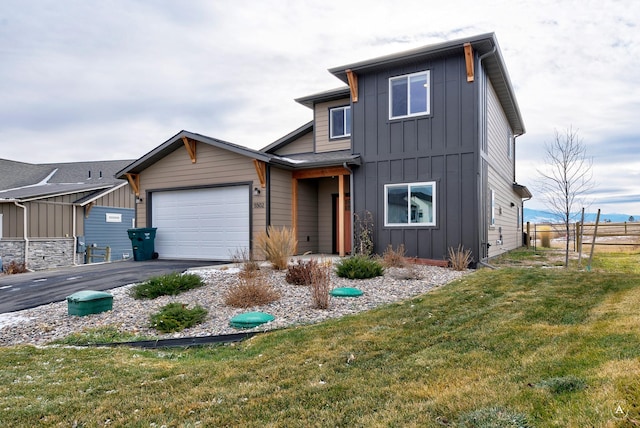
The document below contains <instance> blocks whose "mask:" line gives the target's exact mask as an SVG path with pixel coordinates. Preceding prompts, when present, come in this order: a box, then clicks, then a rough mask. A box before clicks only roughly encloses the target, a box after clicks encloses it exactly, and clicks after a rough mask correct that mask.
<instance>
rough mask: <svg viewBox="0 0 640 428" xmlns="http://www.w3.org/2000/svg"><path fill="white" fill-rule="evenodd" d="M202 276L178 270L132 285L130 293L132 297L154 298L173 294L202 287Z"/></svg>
mask: <svg viewBox="0 0 640 428" xmlns="http://www.w3.org/2000/svg"><path fill="white" fill-rule="evenodd" d="M203 285H205V284H204V282H203V281H202V278H200V277H199V276H198V275H196V274H193V273H186V274H184V275H183V274H180V273H179V272H174V273H170V274H167V275H161V276H155V277H153V278H150V279H149V280H147V281H145V282H143V283H141V284H137V285H136V286H134V287H133V288H132V289H131V291H130V295H131V297H133V298H134V299H155V298H156V297H160V296H175V295H177V294H180V293H182V292H184V291H187V290H191V289H194V288H198V287H202V286H203Z"/></svg>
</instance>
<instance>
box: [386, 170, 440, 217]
mask: <svg viewBox="0 0 640 428" xmlns="http://www.w3.org/2000/svg"><path fill="white" fill-rule="evenodd" d="M435 224H436V183H435V182H433V181H430V182H427V183H408V184H386V185H385V186H384V225H385V226H410V225H415V226H435Z"/></svg>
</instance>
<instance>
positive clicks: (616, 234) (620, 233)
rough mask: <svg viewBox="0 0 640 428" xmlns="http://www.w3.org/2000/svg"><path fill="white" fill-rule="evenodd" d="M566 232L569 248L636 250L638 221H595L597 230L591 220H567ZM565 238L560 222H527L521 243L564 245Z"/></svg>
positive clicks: (577, 249) (561, 246)
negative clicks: (586, 246) (570, 221)
mask: <svg viewBox="0 0 640 428" xmlns="http://www.w3.org/2000/svg"><path fill="white" fill-rule="evenodd" d="M568 234H569V250H570V251H579V250H580V247H581V246H585V245H589V246H591V245H594V246H603V247H604V246H610V247H638V249H640V222H624V223H610V222H604V223H599V224H598V225H597V229H596V224H595V223H585V224H584V225H581V224H580V223H570V224H569V231H568ZM566 237H567V228H566V225H565V224H563V223H540V224H536V223H527V225H526V232H525V236H524V239H525V244H526V245H527V246H532V247H533V248H534V249H537V248H538V247H541V248H564V247H565V245H566ZM627 249H628V248H627ZM632 249H633V248H632Z"/></svg>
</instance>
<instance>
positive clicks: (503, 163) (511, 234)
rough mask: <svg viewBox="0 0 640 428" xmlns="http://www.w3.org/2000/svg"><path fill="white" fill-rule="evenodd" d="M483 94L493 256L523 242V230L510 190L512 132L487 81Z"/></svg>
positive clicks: (489, 218) (490, 238)
mask: <svg viewBox="0 0 640 428" xmlns="http://www.w3.org/2000/svg"><path fill="white" fill-rule="evenodd" d="M486 95H487V96H486V102H487V152H488V188H489V190H488V192H487V198H489V200H488V201H487V207H488V209H489V210H491V200H490V198H491V190H493V191H494V195H495V200H494V214H495V224H490V225H489V231H488V242H489V243H490V244H491V247H489V253H488V255H489V257H495V256H497V255H499V254H502V253H504V252H505V251H508V250H512V249H514V248H518V247H520V246H521V245H522V230H521V229H520V227H519V220H518V207H519V206H520V205H521V199H520V197H519V196H518V194H517V193H515V192H514V190H513V177H514V163H513V156H514V152H513V146H512V148H511V151H509V145H510V144H511V145H512V144H513V138H512V131H511V128H510V126H509V122H508V121H507V117H506V115H505V114H504V110H503V109H502V106H501V105H500V102H499V101H498V96H497V95H496V92H495V90H494V89H493V86H492V85H491V83H490V82H488V84H487V94H486ZM509 153H511V157H510V156H509ZM487 221H489V222H491V212H489V213H488V214H487ZM500 241H502V242H501V243H500Z"/></svg>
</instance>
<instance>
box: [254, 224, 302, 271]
mask: <svg viewBox="0 0 640 428" xmlns="http://www.w3.org/2000/svg"><path fill="white" fill-rule="evenodd" d="M255 244H256V247H257V248H258V249H259V250H260V251H262V253H263V254H264V257H265V259H267V261H269V262H271V265H272V266H273V268H274V269H278V270H283V269H286V268H287V265H288V264H289V257H291V256H292V255H293V253H294V252H295V250H296V246H297V245H298V240H297V239H296V237H295V236H294V234H293V229H291V228H289V227H284V226H283V227H281V228H278V227H274V226H269V228H268V229H267V231H266V232H264V231H263V232H260V233H258V235H257V236H256V239H255Z"/></svg>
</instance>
